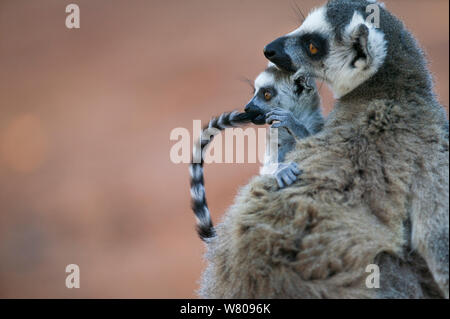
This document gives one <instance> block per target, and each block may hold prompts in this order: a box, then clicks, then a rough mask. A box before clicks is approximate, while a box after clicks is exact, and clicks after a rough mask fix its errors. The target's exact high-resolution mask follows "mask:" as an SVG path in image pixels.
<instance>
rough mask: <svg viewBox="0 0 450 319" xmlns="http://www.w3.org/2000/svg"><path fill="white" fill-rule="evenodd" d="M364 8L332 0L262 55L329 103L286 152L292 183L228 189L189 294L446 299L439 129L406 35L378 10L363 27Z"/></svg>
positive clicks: (443, 138) (421, 61) (444, 174)
mask: <svg viewBox="0 0 450 319" xmlns="http://www.w3.org/2000/svg"><path fill="white" fill-rule="evenodd" d="M373 5H376V3H375V2H374V1H365V0H330V1H328V3H326V4H325V5H324V6H322V7H320V8H318V9H315V10H313V11H312V12H311V13H310V14H309V15H308V16H307V18H306V19H305V21H304V22H303V24H302V25H301V26H300V27H299V28H298V29H297V30H295V31H293V32H291V33H289V34H287V35H285V36H283V37H281V38H279V39H277V40H275V41H273V42H272V43H270V44H268V45H267V46H266V47H265V49H264V54H265V56H266V57H267V58H268V59H269V60H270V61H272V62H273V63H274V64H276V65H277V66H278V67H280V68H282V69H284V70H286V71H290V72H297V73H304V74H308V75H311V76H313V77H316V78H318V79H321V80H323V81H325V82H326V83H327V84H328V85H329V86H330V87H331V89H332V91H333V92H334V94H335V96H336V98H337V100H336V103H335V105H334V108H333V110H332V111H331V113H330V114H329V115H328V117H327V120H326V122H325V125H324V128H323V130H322V131H320V132H319V133H318V134H316V135H315V136H312V137H310V138H308V139H305V140H301V141H299V142H298V143H297V144H296V149H295V150H294V151H292V152H290V153H289V154H288V156H287V160H288V161H296V162H297V163H298V164H299V166H300V167H301V168H302V170H303V173H302V177H301V182H298V183H294V184H293V185H292V186H291V187H288V188H285V189H281V190H280V191H275V187H274V185H273V184H274V183H273V181H272V180H270V179H268V178H265V177H264V176H257V177H255V178H254V179H252V181H251V182H250V183H249V184H248V185H247V186H245V187H243V188H242V189H241V190H240V192H239V194H238V196H237V197H236V199H235V202H234V204H233V205H232V206H231V207H230V209H229V210H228V211H227V212H226V214H225V215H224V217H223V221H222V223H220V224H219V225H218V226H217V227H216V232H217V235H216V236H215V237H214V238H212V240H211V241H210V242H209V244H208V246H207V254H206V258H207V260H208V265H207V268H206V270H205V272H204V273H203V276H202V283H201V287H200V291H199V292H200V295H201V296H203V297H207V298H424V297H434V296H441V297H447V298H448V296H449V179H448V176H449V142H448V132H447V128H448V121H447V119H446V115H445V111H444V108H443V107H442V106H441V105H440V104H439V102H438V101H437V99H436V95H435V94H434V92H433V83H432V80H431V75H430V72H429V71H428V68H427V63H426V60H425V57H424V55H423V53H422V50H421V49H420V47H419V46H418V44H417V42H416V40H415V39H414V37H413V36H412V35H411V34H410V33H409V31H408V30H407V29H406V28H405V26H404V25H403V23H402V22H401V21H400V20H399V19H398V18H396V17H395V16H393V15H392V14H391V13H390V12H388V11H387V10H386V9H385V8H384V7H382V6H381V5H380V6H378V8H377V9H378V11H379V27H376V26H375V25H372V24H371V23H370V22H368V21H366V20H368V18H369V15H370V13H371V10H367V9H368V8H369V6H373ZM369 9H370V8H369ZM411 249H413V250H414V252H415V253H414V254H411ZM413 255H415V256H414V258H412V257H413ZM380 257H383V258H380ZM416 257H417V258H416ZM420 258H423V260H425V261H426V265H427V270H426V271H423V269H422V265H423V263H422V262H421V261H418V260H417V259H420ZM423 260H422V261H423ZM371 264H377V265H378V266H379V275H380V285H379V288H378V289H371V288H370V287H369V286H368V285H367V282H368V279H369V277H368V276H369V275H370V273H367V268H366V267H368V266H369V265H371Z"/></svg>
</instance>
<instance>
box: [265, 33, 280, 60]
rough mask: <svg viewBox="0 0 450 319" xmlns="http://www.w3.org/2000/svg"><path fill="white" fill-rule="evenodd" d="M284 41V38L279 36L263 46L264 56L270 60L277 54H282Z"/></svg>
mask: <svg viewBox="0 0 450 319" xmlns="http://www.w3.org/2000/svg"><path fill="white" fill-rule="evenodd" d="M284 41H285V39H284V38H283V37H281V38H278V39H276V40H274V41H272V42H270V43H269V44H268V45H266V46H265V47H264V56H265V57H266V58H267V59H269V60H271V59H273V58H276V57H277V56H279V55H282V54H283V53H284V52H283V51H284Z"/></svg>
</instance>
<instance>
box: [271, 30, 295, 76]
mask: <svg viewBox="0 0 450 319" xmlns="http://www.w3.org/2000/svg"><path fill="white" fill-rule="evenodd" d="M286 39H287V38H286V37H281V38H278V39H276V40H274V41H272V42H270V43H269V44H268V45H266V46H265V47H264V55H265V56H266V58H267V59H268V60H269V61H271V62H272V63H274V64H275V65H276V66H277V67H279V68H280V69H282V70H285V71H288V72H295V71H296V69H295V67H294V65H293V63H292V60H291V57H290V56H289V55H288V54H287V53H286V51H285V42H286Z"/></svg>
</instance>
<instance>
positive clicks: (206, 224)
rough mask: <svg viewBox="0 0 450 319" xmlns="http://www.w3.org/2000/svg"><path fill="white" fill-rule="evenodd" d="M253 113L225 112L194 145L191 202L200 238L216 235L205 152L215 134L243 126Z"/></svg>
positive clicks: (207, 128)
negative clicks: (204, 164)
mask: <svg viewBox="0 0 450 319" xmlns="http://www.w3.org/2000/svg"><path fill="white" fill-rule="evenodd" d="M250 121H251V115H249V114H248V113H240V112H237V111H235V112H229V113H223V114H221V115H220V116H219V117H218V118H213V119H212V120H211V121H209V124H208V125H207V126H205V127H204V128H203V131H202V134H201V136H200V138H199V141H198V142H197V143H196V144H195V145H194V150H193V155H192V160H191V164H190V166H189V172H190V174H191V199H192V201H191V203H192V210H193V211H194V214H195V217H196V218H197V233H198V235H199V236H200V239H201V240H203V241H205V242H206V241H207V239H208V238H211V237H214V236H215V230H214V226H213V223H212V220H211V214H210V213H209V209H208V204H207V203H206V194H205V182H204V179H203V153H204V150H205V148H206V147H207V146H208V145H209V143H211V141H212V140H213V138H214V136H215V135H217V134H218V133H220V132H221V131H223V130H225V129H226V128H230V127H237V126H242V125H245V124H248V123H250Z"/></svg>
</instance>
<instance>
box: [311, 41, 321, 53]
mask: <svg viewBox="0 0 450 319" xmlns="http://www.w3.org/2000/svg"><path fill="white" fill-rule="evenodd" d="M309 52H310V53H311V54H316V53H317V52H319V49H317V48H316V47H315V46H314V44H312V43H310V44H309Z"/></svg>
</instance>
